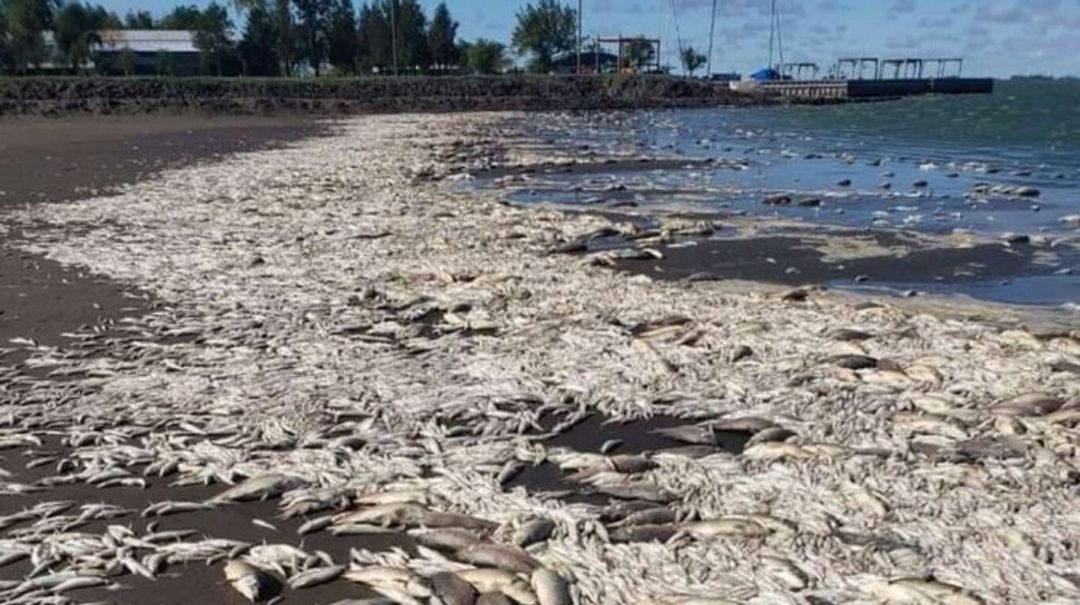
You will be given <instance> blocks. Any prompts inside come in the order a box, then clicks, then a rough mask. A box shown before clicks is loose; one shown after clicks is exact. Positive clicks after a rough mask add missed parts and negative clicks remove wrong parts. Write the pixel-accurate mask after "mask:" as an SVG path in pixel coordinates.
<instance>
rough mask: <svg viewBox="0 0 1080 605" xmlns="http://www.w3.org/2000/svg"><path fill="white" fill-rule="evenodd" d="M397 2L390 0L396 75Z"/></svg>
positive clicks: (391, 32)
mask: <svg viewBox="0 0 1080 605" xmlns="http://www.w3.org/2000/svg"><path fill="white" fill-rule="evenodd" d="M397 2H398V0H390V49H391V53H392V54H393V55H394V75H395V76H396V75H399V73H398V54H397V17H396V13H397Z"/></svg>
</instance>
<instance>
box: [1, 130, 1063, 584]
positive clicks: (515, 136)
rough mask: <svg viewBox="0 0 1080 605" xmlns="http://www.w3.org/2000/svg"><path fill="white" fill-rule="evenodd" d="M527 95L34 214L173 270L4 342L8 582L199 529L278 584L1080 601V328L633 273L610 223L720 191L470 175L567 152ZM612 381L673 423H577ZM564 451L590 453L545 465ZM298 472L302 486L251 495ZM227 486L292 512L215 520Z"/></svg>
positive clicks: (93, 253)
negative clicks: (589, 430)
mask: <svg viewBox="0 0 1080 605" xmlns="http://www.w3.org/2000/svg"><path fill="white" fill-rule="evenodd" d="M579 119H581V118H578V117H572V116H557V117H556V118H554V120H555V121H556V123H557V124H558V125H560V127H565V128H569V127H571V126H573V125H574V124H577V123H578V122H576V120H579ZM529 121H533V120H522V119H521V118H520V117H517V118H514V117H507V116H487V115H470V116H369V117H363V118H357V119H355V120H354V121H351V122H347V123H343V124H342V125H340V126H339V127H338V128H339V131H338V133H337V134H336V135H335V136H331V137H322V138H318V139H311V140H308V141H304V142H301V143H297V144H295V145H294V146H291V147H287V148H283V149H277V150H273V151H266V152H258V153H254V154H250V155H241V156H236V157H232V158H228V159H226V160H223V161H221V162H218V163H213V164H206V165H202V166H196V167H191V168H186V169H183V170H179V171H175V172H170V173H166V174H164V175H162V176H161V177H160V178H156V179H154V180H150V181H146V182H143V183H139V184H137V185H133V186H131V187H130V188H129V189H127V190H125V191H122V192H120V193H118V194H116V195H114V196H111V197H104V198H98V199H94V200H87V201H83V202H77V203H72V204H67V205H56V206H36V207H33V208H30V209H27V210H21V211H19V212H18V213H14V214H12V215H11V216H10V218H11V220H13V221H16V222H23V223H25V224H27V225H30V224H33V225H34V226H35V228H34V229H27V230H25V233H26V236H25V237H26V238H28V239H25V240H23V241H22V242H21V244H20V245H21V246H23V247H24V248H26V249H27V250H29V251H34V252H40V253H44V254H47V255H48V256H50V257H51V258H53V259H56V260H58V261H60V262H63V263H67V264H72V265H79V266H82V267H86V268H88V269H89V270H92V271H93V272H95V273H99V274H103V275H108V276H111V277H112V278H114V279H117V280H122V281H125V282H127V283H130V284H132V285H134V286H137V287H139V288H141V289H143V290H144V291H147V292H150V293H151V294H152V295H153V296H154V297H155V298H156V300H157V302H156V303H155V304H154V306H153V309H152V310H151V312H149V313H148V314H146V315H143V316H139V317H130V318H125V319H121V320H117V321H115V322H112V323H111V324H109V325H104V326H88V327H84V328H80V329H78V330H75V331H73V332H72V333H71V334H69V336H70V341H71V344H70V346H65V347H52V346H39V345H38V344H37V343H34V342H33V341H30V340H19V341H17V342H12V343H3V344H4V346H5V347H9V348H12V349H16V350H18V351H20V352H23V353H25V354H27V355H29V357H28V358H27V359H26V361H25V362H19V364H18V365H17V366H5V367H0V375H2V376H5V377H8V379H7V380H6V381H5V382H4V383H3V384H2V385H0V397H2V407H0V411H2V412H3V414H0V447H2V448H3V451H2V452H0V453H3V455H4V457H3V459H2V461H0V467H2V470H3V473H2V475H3V476H2V478H0V493H2V494H4V495H3V496H0V497H3V498H4V499H5V502H15V503H18V504H16V505H15V506H13V507H10V508H6V509H5V510H13V511H16V512H12V513H9V514H7V515H6V516H5V517H3V518H2V521H0V527H2V529H0V532H2V533H0V564H2V566H0V569H2V568H5V567H6V568H8V569H14V568H15V567H14V566H15V565H16V564H25V563H27V562H29V564H30V565H29V566H28V567H26V568H25V572H24V573H22V576H23V577H22V578H21V579H18V580H11V581H9V582H6V583H4V584H0V591H3V592H2V595H3V596H2V597H0V598H2V599H3V600H4V601H5V602H13V603H63V602H67V600H68V599H74V598H75V597H77V596H78V595H79V593H80V592H82V591H83V590H86V592H85V593H84V594H99V593H96V592H95V591H94V590H92V589H100V588H105V589H111V588H115V587H116V586H120V585H128V584H132V583H134V582H136V581H144V580H141V579H140V578H145V579H146V580H145V581H149V579H150V578H160V577H162V575H163V574H166V573H169V574H172V573H181V574H182V573H184V569H185V568H184V567H183V565H182V564H183V563H184V562H194V561H203V562H210V563H212V564H214V565H217V566H220V567H221V568H222V571H215V573H219V574H223V575H224V576H225V577H227V579H228V580H229V582H230V584H231V585H232V586H233V587H235V589H236V590H237V591H239V592H240V593H241V594H243V595H245V596H246V597H248V598H250V599H252V600H263V599H269V600H272V599H274V598H277V596H281V597H283V598H284V599H285V600H289V599H290V598H291V596H292V595H293V591H297V592H296V598H299V599H303V598H304V596H303V595H304V594H305V593H304V592H303V591H304V590H306V589H309V588H311V587H314V586H325V585H326V584H334V585H338V586H344V585H345V584H346V583H348V584H349V585H350V587H352V588H355V587H356V586H362V587H363V588H364V589H365V590H368V589H369V590H370V591H371V592H370V593H366V594H374V595H381V596H368V597H364V598H368V599H375V600H371V601H368V602H372V603H374V602H389V603H416V602H432V601H433V600H434V602H442V603H454V604H456V603H473V602H476V603H500V602H504V603H505V602H511V603H513V602H517V603H540V604H542V605H548V604H554V603H567V602H576V603H582V604H593V603H605V604H607V603H610V604H624V603H642V604H645V603H649V604H654V603H659V604H664V605H675V604H681V605H692V604H695V603H713V604H718V603H742V604H755V605H764V604H774V603H784V604H788V603H790V604H799V605H802V604H808V603H813V604H824V603H835V604H841V603H852V604H856V603H892V604H909V603H910V604H919V605H922V604H946V603H948V604H967V603H1036V602H1041V603H1058V604H1064V603H1069V602H1076V601H1077V600H1080V539H1078V537H1077V534H1076V531H1075V529H1074V528H1075V527H1078V526H1080V507H1078V506H1077V504H1078V502H1077V491H1076V482H1077V470H1076V465H1077V462H1078V456H1080V450H1078V448H1077V446H1078V445H1080V444H1078V441H1080V439H1078V433H1077V428H1078V427H1080V380H1078V376H1080V340H1078V339H1077V335H1076V334H1075V332H1073V333H1070V332H1069V330H1067V329H1065V330H1061V331H1059V332H1056V333H1044V334H1033V333H1031V332H1029V331H1027V330H1024V329H1020V328H1017V327H1014V326H1010V325H1009V324H1008V323H1006V322H1004V320H1003V321H1000V322H999V321H996V319H995V318H996V317H997V315H996V314H995V312H994V311H993V310H989V309H988V310H985V311H983V312H982V314H983V317H979V318H976V317H964V316H961V315H932V314H927V313H919V312H916V311H911V310H905V309H902V308H898V307H896V306H893V305H891V304H885V303H880V302H872V301H853V300H845V299H842V298H833V297H831V296H827V295H823V294H821V293H819V292H817V291H814V290H811V289H799V290H794V291H791V292H786V293H772V292H767V291H764V290H762V289H759V288H752V289H749V290H747V291H742V292H736V291H734V290H733V289H731V288H729V287H728V285H727V284H723V283H714V282H696V281H686V282H660V281H655V280H653V279H650V278H649V277H647V276H643V275H638V276H629V275H625V274H621V273H618V272H616V271H613V270H611V268H610V267H611V266H612V265H613V264H614V263H613V262H612V259H611V257H610V251H604V250H603V249H602V247H600V248H601V249H596V248H597V247H595V246H593V245H592V244H595V243H596V240H597V237H599V236H598V235H597V234H604V235H603V237H607V238H623V239H626V240H627V241H631V242H634V243H635V245H636V246H638V247H639V250H638V251H637V253H640V254H648V255H650V256H651V257H652V258H655V259H656V260H662V259H661V258H658V257H657V256H656V255H655V254H653V252H657V251H658V249H659V246H658V244H659V243H661V242H664V241H670V240H672V239H674V238H679V237H688V236H691V235H692V234H694V233H700V234H707V233H710V232H712V230H715V229H718V228H722V226H719V225H715V224H712V223H703V222H699V221H694V220H672V221H659V223H660V224H659V225H652V226H641V225H640V224H636V225H629V224H612V223H611V222H610V221H609V220H607V219H603V218H600V217H596V216H588V215H580V214H579V215H571V214H566V213H562V212H555V211H550V210H544V209H540V210H535V211H534V210H525V209H520V208H515V207H511V206H507V205H506V204H503V203H501V201H500V200H499V199H497V198H496V197H495V195H494V194H488V193H474V194H462V193H460V192H455V191H452V190H451V189H450V188H449V187H448V186H446V184H444V182H443V181H445V180H448V179H450V180H453V179H462V178H467V175H468V174H469V173H470V171H473V170H478V169H487V168H491V167H492V166H494V165H495V164H496V163H498V162H503V163H515V164H519V165H523V167H524V168H527V167H528V166H527V165H528V164H530V163H536V164H545V165H550V164H552V163H553V162H555V161H557V160H558V159H559V158H553V157H552V156H551V154H550V153H548V152H547V151H546V149H547V147H545V146H536V145H530V144H528V138H527V136H526V134H527V133H525V132H524V131H522V130H520V129H519V127H520V126H522V125H526V124H527V123H528V122H529ZM484 141H487V142H488V143H483V142H484ZM491 141H507V142H516V143H514V144H510V143H507V144H505V145H492V144H491V143H490V142H491ZM474 143H475V144H476V145H477V146H488V145H491V146H493V147H498V150H497V153H498V156H497V157H498V158H499V159H498V162H495V161H493V160H492V159H491V157H490V156H489V155H487V154H480V153H474V152H473V151H472V150H471V149H470V146H471V145H473V144H474ZM612 151H613V152H616V153H618V152H621V151H622V150H618V149H613V150H612ZM567 155H569V156H573V155H574V154H572V153H570V154H567ZM579 155H580V154H579ZM575 161H576V160H575ZM463 175H464V176H463ZM552 252H573V253H572V254H553V253H552ZM661 256H662V255H661ZM987 318H991V319H995V321H988V320H987ZM0 363H7V362H2V361H0ZM28 370H33V371H32V372H30V371H28ZM586 416H589V417H598V418H603V419H605V420H606V421H607V422H609V423H613V425H620V424H621V423H624V422H628V421H631V420H641V421H644V420H647V419H650V418H655V417H659V416H663V417H665V418H668V419H674V420H673V421H671V422H669V423H668V424H667V426H666V428H662V429H659V431H660V432H659V433H657V436H658V437H662V438H663V439H666V440H667V441H668V442H669V444H668V446H665V447H663V448H659V449H656V450H651V451H644V450H643V449H642V448H638V449H636V450H628V449H626V448H623V449H620V446H619V444H618V443H617V442H618V441H619V439H613V440H609V441H607V442H605V443H604V445H597V447H588V448H584V447H582V448H578V447H575V446H572V445H567V444H564V443H561V442H559V441H558V438H559V436H560V435H562V434H563V433H564V432H566V431H569V430H570V429H571V427H572V425H573V421H574V419H580V418H582V417H586ZM550 418H557V419H561V420H560V421H559V423H557V424H556V425H555V427H554V428H552V424H551V422H550V421H549V419H550ZM626 426H628V427H630V426H633V425H626ZM628 430H629V429H628ZM725 433H738V434H740V435H742V436H743V437H742V438H741V441H740V442H739V445H738V447H727V446H725V443H724V442H723V441H722V440H721V439H720V438H719V437H720V436H722V435H724V434H725ZM627 437H629V436H627ZM549 470H550V471H551V472H552V473H553V474H554V475H556V476H557V477H556V479H557V483H558V488H557V489H554V488H553V489H547V488H546V487H543V488H538V487H537V486H536V485H535V484H532V483H530V481H531V479H529V477H532V476H533V474H532V473H534V472H548V471H549ZM515 477H518V478H515ZM521 477H524V478H525V479H521ZM144 488H145V490H144ZM68 489H70V490H72V491H73V492H77V491H78V490H83V491H81V492H78V493H81V494H85V493H86V492H87V490H89V492H90V493H92V494H101V497H100V499H101V500H104V501H106V502H109V501H111V500H112V499H113V497H114V496H115V495H117V494H127V495H130V494H133V493H143V492H145V493H153V494H155V500H154V501H153V502H152V503H150V505H149V506H143V505H140V506H138V507H132V506H122V505H118V504H99V503H97V500H98V499H96V498H92V499H90V500H88V501H81V500H80V501H77V502H76V501H72V500H71V499H70V498H69V499H67V500H65V499H64V498H65V497H61V496H56V497H54V494H56V493H57V492H58V491H59V490H68ZM174 489H175V490H176V492H175V494H176V495H175V496H173V495H172V494H173V493H174V492H172V491H170V490H174ZM200 489H203V490H208V493H206V494H204V495H202V496H199V497H197V498H196V497H191V496H186V497H185V496H181V495H179V494H181V493H188V494H190V493H191V492H192V491H197V490H200ZM151 490H155V491H151ZM156 490H162V491H156ZM158 494H165V495H161V496H160V497H157V495H158ZM580 495H588V496H589V499H588V500H582V499H579V498H574V497H572V496H580ZM116 497H119V496H116ZM80 498H85V496H80ZM267 503H272V505H273V506H272V510H274V511H276V517H277V518H261V517H259V516H258V515H256V514H255V513H253V512H250V511H253V510H262V511H263V512H262V513H261V514H263V515H265V508H259V507H260V506H261V505H265V504H267ZM226 513H228V514H230V515H248V514H250V516H251V521H252V527H253V528H254V529H251V528H248V530H250V531H251V532H255V531H256V530H258V531H259V532H263V533H257V535H258V536H259V537H258V538H251V539H247V538H245V539H243V540H239V539H226V538H224V537H222V535H224V534H220V533H219V532H220V530H217V529H215V528H214V527H212V526H205V527H204V525H205V523H203V522H202V521H198V520H199V519H203V518H204V517H208V516H215V515H223V514H226ZM230 518H235V517H230ZM136 520H138V524H136ZM143 523H145V524H146V525H145V526H143V525H140V524H143ZM286 527H288V528H289V531H288V532H285V531H280V528H286ZM274 528H279V531H278V532H277V533H274ZM294 534H295V535H294ZM375 536H382V537H384V538H386V539H393V540H400V541H401V542H400V544H401V545H400V546H393V547H389V548H381V547H380V548H376V547H374V546H371V547H370V548H369V547H368V546H367V545H366V544H368V543H367V540H370V539H374V538H373V537H375ZM315 539H318V540H320V541H321V540H324V539H325V540H330V541H335V542H333V543H335V544H339V543H340V544H346V545H348V548H347V549H346V550H347V552H348V556H347V557H345V556H342V555H341V554H338V555H337V557H336V558H335V557H334V556H332V555H331V554H329V552H327V551H328V550H330V551H333V550H334V549H333V548H325V549H318V548H312V547H308V546H306V545H305V544H306V543H305V540H315ZM335 552H336V551H335ZM9 565H10V566H12V567H8V566H9ZM219 577H220V576H219ZM116 594H122V593H116ZM272 595H276V596H272Z"/></svg>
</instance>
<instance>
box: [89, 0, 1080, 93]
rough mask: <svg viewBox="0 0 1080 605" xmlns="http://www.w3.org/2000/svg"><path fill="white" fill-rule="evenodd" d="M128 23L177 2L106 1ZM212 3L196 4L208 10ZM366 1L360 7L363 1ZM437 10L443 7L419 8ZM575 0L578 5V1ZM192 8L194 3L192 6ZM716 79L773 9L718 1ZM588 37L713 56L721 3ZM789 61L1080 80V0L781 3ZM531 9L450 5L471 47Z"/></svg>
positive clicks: (598, 23) (705, 0) (691, 6)
mask: <svg viewBox="0 0 1080 605" xmlns="http://www.w3.org/2000/svg"><path fill="white" fill-rule="evenodd" d="M97 1H98V2H101V3H103V4H104V5H105V6H106V7H108V8H110V9H112V10H115V11H117V12H119V13H121V14H123V13H125V12H126V11H127V10H129V9H132V8H142V9H147V10H150V11H151V12H153V13H155V14H161V13H164V12H167V11H168V10H169V9H170V8H171V7H172V6H174V5H175V4H176V2H172V1H163V0H97ZM208 1H209V0H194V3H196V4H206V3H207V2H208ZM357 1H358V2H359V0H357ZM420 1H421V4H423V5H424V6H425V7H427V8H428V9H429V10H430V9H431V8H433V7H434V6H435V5H436V4H437V3H438V2H437V0H420ZM571 1H573V0H571ZM190 2H191V0H188V3H190ZM718 2H719V6H720V11H719V18H718V21H717V36H716V52H715V55H714V60H713V63H714V71H741V72H744V73H745V72H748V71H752V70H753V69H754V68H756V67H760V66H764V65H765V64H766V63H768V50H769V46H768V44H769V42H768V40H769V4H770V0H718ZM583 3H584V6H585V9H584V11H583V12H584V21H585V24H584V29H585V33H586V35H597V34H600V35H618V34H625V35H637V34H645V35H649V36H653V37H660V38H662V39H663V43H664V45H665V46H666V50H665V52H664V59H665V61H666V62H668V63H671V64H677V61H676V59H675V52H676V49H677V47H678V43H677V36H676V31H677V32H678V40H681V42H682V44H683V45H692V46H694V47H696V48H699V49H700V50H702V51H704V49H705V47H706V45H707V43H708V28H709V12H710V10H711V6H712V0H583ZM778 3H779V8H780V11H781V15H782V28H783V29H782V31H783V39H784V55H785V57H784V58H785V59H786V60H788V61H802V60H807V61H816V62H818V63H820V64H822V65H826V64H831V63H832V61H834V60H835V59H836V58H837V57H840V56H881V57H902V56H962V57H965V58H966V59H967V62H966V63H965V73H967V74H971V75H986V76H1008V75H1011V74H1016V73H1049V74H1054V75H1067V74H1071V75H1080V0H778ZM525 4H526V2H525V1H524V0H521V1H516V0H447V5H448V6H449V7H450V10H451V12H452V13H453V14H454V17H455V18H456V19H457V20H458V21H459V22H460V23H461V29H460V34H461V35H462V36H464V37H466V38H470V39H471V38H477V37H485V38H492V39H496V40H500V41H507V40H509V38H510V33H511V31H512V30H513V25H514V14H515V13H516V12H517V10H518V9H519V8H520V7H521V6H524V5H525Z"/></svg>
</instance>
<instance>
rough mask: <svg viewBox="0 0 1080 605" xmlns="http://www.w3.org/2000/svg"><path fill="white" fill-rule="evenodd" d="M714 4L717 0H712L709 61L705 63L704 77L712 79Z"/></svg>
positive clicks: (714, 32)
mask: <svg viewBox="0 0 1080 605" xmlns="http://www.w3.org/2000/svg"><path fill="white" fill-rule="evenodd" d="M716 4H717V0H712V21H711V22H710V23H709V59H708V61H706V62H705V77H706V78H711V77H712V73H713V72H712V55H713V41H714V40H716Z"/></svg>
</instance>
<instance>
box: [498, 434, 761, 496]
mask: <svg viewBox="0 0 1080 605" xmlns="http://www.w3.org/2000/svg"><path fill="white" fill-rule="evenodd" d="M700 421H701V419H698V420H690V419H686V418H675V417H672V416H653V417H651V418H646V419H641V420H636V421H634V422H609V421H608V420H607V419H606V418H604V417H603V416H589V417H587V418H585V419H584V420H582V421H581V422H578V423H577V424H575V425H574V426H572V427H570V428H569V429H567V430H565V431H563V432H561V433H559V434H557V435H555V436H553V437H551V438H549V439H545V440H544V447H546V448H549V449H550V448H566V449H570V450H574V451H576V452H593V453H600V450H601V447H602V446H603V445H604V444H605V443H606V442H608V441H611V440H618V441H621V442H622V443H620V444H619V445H618V447H616V448H614V449H612V450H610V452H609V453H610V454H612V455H620V454H642V453H646V452H649V453H654V454H655V453H658V452H662V451H663V450H666V449H671V448H680V447H684V446H686V444H685V443H681V442H679V441H676V440H674V439H671V438H669V437H665V436H663V435H658V434H656V432H655V431H656V430H658V429H666V428H671V427H675V426H681V425H685V424H693V423H695V422H700ZM557 422H558V420H557V419H555V418H552V417H548V418H542V419H541V420H540V425H541V426H543V427H544V428H550V427H552V426H554V425H555V424H556V423H557ZM716 435H717V439H718V447H716V448H715V451H716V452H717V453H719V452H728V453H732V454H737V453H739V452H741V451H742V450H743V447H744V446H745V445H746V442H747V441H748V440H749V439H750V437H751V435H750V434H748V433H740V432H735V431H717V433H716ZM517 486H521V487H523V488H525V490H526V491H528V492H529V493H532V494H543V493H548V494H550V495H552V496H554V497H557V498H558V499H559V500H562V501H563V502H574V503H582V504H593V505H597V506H604V505H607V504H610V503H611V502H613V501H614V499H613V498H612V497H610V496H607V495H604V494H598V493H589V491H588V489H583V488H582V485H581V484H579V483H574V482H572V481H568V480H566V479H565V477H564V475H563V473H562V472H560V471H559V468H558V467H557V466H555V465H554V464H552V463H550V462H543V463H541V464H538V465H535V466H529V467H526V468H525V470H523V471H521V473H519V474H518V475H517V476H515V477H514V478H513V479H511V480H510V481H509V482H507V487H508V488H513V487H517Z"/></svg>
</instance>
